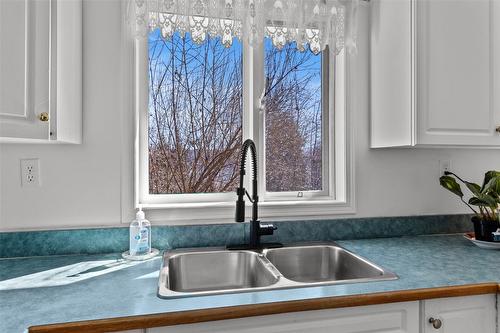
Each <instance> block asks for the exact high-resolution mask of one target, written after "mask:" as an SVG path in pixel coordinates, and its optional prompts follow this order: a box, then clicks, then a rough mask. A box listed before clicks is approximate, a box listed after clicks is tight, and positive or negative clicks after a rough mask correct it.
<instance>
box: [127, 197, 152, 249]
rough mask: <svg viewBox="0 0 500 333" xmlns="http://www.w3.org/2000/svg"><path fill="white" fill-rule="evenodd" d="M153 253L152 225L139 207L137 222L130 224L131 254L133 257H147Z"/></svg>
mask: <svg viewBox="0 0 500 333" xmlns="http://www.w3.org/2000/svg"><path fill="white" fill-rule="evenodd" d="M150 252H151V223H150V222H149V221H148V220H146V217H145V215H144V212H143V211H142V209H141V208H140V207H139V210H138V211H137V213H136V217H135V220H133V221H132V223H130V243H129V253H130V255H131V256H142V255H147V254H149V253H150Z"/></svg>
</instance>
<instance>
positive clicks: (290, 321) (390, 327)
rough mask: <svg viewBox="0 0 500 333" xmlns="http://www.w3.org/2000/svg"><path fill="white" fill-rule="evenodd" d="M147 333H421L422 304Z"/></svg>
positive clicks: (308, 313)
mask: <svg viewBox="0 0 500 333" xmlns="http://www.w3.org/2000/svg"><path fill="white" fill-rule="evenodd" d="M146 332H147V333H212V332H220V333H233V332H234V333H285V332H286V333H302V332H304V333H361V332H363V333H370V332H378V333H380V332H391V333H418V332H419V305H418V302H406V303H394V304H386V305H371V306H363V307H355V308H342V309H331V310H317V311H304V312H295V313H285V314H278V315H269V316H259V317H249V318H241V319H231V320H221V321H213V322H205V323H198V324H188V325H178V326H169V327H159V328H151V329H147V330H146Z"/></svg>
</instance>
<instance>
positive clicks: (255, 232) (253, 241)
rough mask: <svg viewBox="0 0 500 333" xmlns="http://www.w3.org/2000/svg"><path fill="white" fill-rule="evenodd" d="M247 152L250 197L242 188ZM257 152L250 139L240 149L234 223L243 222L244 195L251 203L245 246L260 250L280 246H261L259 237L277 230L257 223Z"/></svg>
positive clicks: (270, 225) (275, 244)
mask: <svg viewBox="0 0 500 333" xmlns="http://www.w3.org/2000/svg"><path fill="white" fill-rule="evenodd" d="M248 150H250V153H251V157H252V196H250V194H249V193H248V192H247V190H246V189H245V188H244V187H243V180H244V177H245V165H246V158H247V153H248ZM257 193H258V192H257V152H256V148H255V143H254V142H253V141H252V140H251V139H247V140H246V141H245V142H244V143H243V146H242V147H241V159H240V185H239V187H238V189H237V190H236V194H237V195H238V200H237V201H236V222H244V221H245V200H244V197H245V195H246V196H247V197H248V199H249V200H250V202H252V219H251V220H250V239H249V244H248V245H247V246H242V247H248V248H250V249H260V248H262V247H264V246H265V247H279V246H281V244H277V243H272V244H262V243H261V241H260V236H263V235H272V234H273V232H274V230H276V229H277V228H276V227H275V226H274V225H272V224H262V223H260V221H259V196H258V194H257Z"/></svg>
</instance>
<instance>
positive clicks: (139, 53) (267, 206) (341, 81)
mask: <svg viewBox="0 0 500 333" xmlns="http://www.w3.org/2000/svg"><path fill="white" fill-rule="evenodd" d="M132 44H133V46H132V48H133V52H131V53H132V54H133V57H132V58H133V59H132V62H133V64H134V65H133V67H134V73H133V75H132V77H133V78H132V80H133V90H134V94H133V96H134V98H133V99H134V107H133V109H134V110H133V112H134V115H135V117H134V118H135V119H136V123H135V126H134V132H135V139H134V153H133V156H134V168H133V175H134V186H133V198H134V206H135V207H134V208H137V207H139V205H140V206H142V207H143V208H144V209H145V210H148V212H147V214H148V219H150V220H151V221H153V222H160V223H166V224H199V223H225V222H233V221H234V217H233V215H234V201H235V195H234V194H233V193H217V194H213V193H212V194H207V200H206V201H204V202H189V203H186V202H185V201H184V200H183V199H185V197H186V196H197V197H198V198H199V196H200V195H203V194H175V195H168V194H167V195H149V188H148V182H146V181H141V178H142V177H144V174H145V173H146V175H147V174H148V160H149V159H148V151H147V147H148V145H147V126H148V125H147V121H148V117H147V115H148V113H147V112H140V110H141V109H142V110H144V105H146V108H147V105H148V104H147V101H148V98H149V85H148V84H146V85H144V84H140V82H148V81H147V80H148V77H147V73H148V70H147V68H148V57H147V55H144V52H146V53H147V50H148V41H147V39H136V40H135V41H134V42H133V43H132ZM262 44H263V43H262ZM129 45H130V44H129ZM262 49H263V48H262V47H260V48H259V47H256V48H251V47H250V46H249V45H248V42H247V41H243V52H244V57H243V75H244V76H246V75H253V73H255V72H256V67H259V66H262V63H263V58H264V54H263V52H260V51H259V50H262ZM260 53H262V54H260ZM344 53H345V51H343V52H342V53H341V54H340V55H339V56H336V57H335V58H332V56H329V57H328V59H329V60H330V61H328V62H329V64H328V66H329V69H330V70H329V71H328V75H329V80H328V82H330V83H331V82H333V83H334V86H333V87H330V88H329V89H328V99H329V101H332V100H333V101H334V106H331V105H330V108H332V107H333V108H334V110H335V112H333V116H334V117H333V119H332V120H333V121H328V122H326V125H324V126H328V133H333V135H329V141H330V142H331V141H333V142H334V143H335V145H329V150H330V154H332V155H333V156H334V161H335V163H334V165H333V166H329V167H326V168H324V172H328V179H329V180H330V183H333V184H334V187H333V188H332V190H333V192H334V195H335V197H333V196H318V195H314V193H313V192H309V193H310V194H311V195H308V196H307V197H305V198H304V199H301V200H296V199H295V200H291V199H293V196H287V195H286V194H284V193H280V195H284V196H283V197H282V198H280V200H273V201H262V202H261V203H260V210H259V215H260V217H262V218H270V219H273V220H290V219H301V218H307V219H314V218H328V217H331V216H333V215H335V216H338V215H349V214H354V213H355V212H356V206H355V200H354V198H355V196H354V194H355V182H354V149H353V147H354V144H353V141H354V140H353V128H352V125H353V123H352V122H351V116H350V112H348V110H350V104H351V98H350V94H349V92H350V91H351V89H350V84H351V81H350V76H351V72H352V69H351V67H350V65H349V56H347V55H344ZM331 60H333V61H331ZM259 61H260V63H259ZM129 63H130V62H129ZM333 67H334V68H335V70H332V68H333ZM261 68H262V69H263V67H261ZM262 73H263V71H262ZM261 81H263V80H260V81H255V80H244V92H243V100H244V112H243V117H244V120H243V124H244V125H243V137H254V138H257V137H259V135H260V133H259V131H261V130H265V128H263V127H262V126H260V127H259V126H255V127H253V125H252V124H251V123H250V122H248V121H245V117H248V116H249V115H253V116H254V117H259V116H260V115H259V112H248V110H245V108H250V109H252V110H253V109H254V106H255V105H257V104H256V103H258V102H259V100H258V99H259V97H260V93H261V92H262V89H263V87H262V85H263V82H261ZM334 97H336V98H334ZM245 102H246V103H245ZM328 104H331V103H328ZM331 114H332V110H330V115H331ZM123 123H124V124H125V123H127V122H126V121H123ZM324 123H325V122H324ZM125 133H126V131H125ZM144 134H146V135H144ZM261 141H262V140H259V141H258V142H257V147H258V150H259V151H261V152H263V150H262V149H263V146H262V142H261ZM124 142H127V140H124ZM144 147H146V149H141V148H144ZM127 155H128V154H125V157H126V156H127ZM141 161H142V162H141ZM262 162H263V159H262V158H261V159H260V162H259V163H262ZM125 163H126V162H125ZM260 170H263V169H262V166H260ZM125 178H126V177H124V179H125ZM247 178H249V177H247ZM142 179H147V178H142ZM264 181H265V180H264V179H263V177H260V182H261V184H259V185H260V188H261V189H263V188H264V187H263V186H262V182H264ZM245 186H247V187H249V179H247V184H245ZM124 188H127V186H124ZM129 188H130V187H129ZM291 193H295V194H296V192H291ZM305 193H306V192H304V194H305ZM145 194H146V195H145ZM131 196H132V195H130V194H129V195H126V194H125V195H124V197H125V198H126V197H131ZM264 196H266V197H267V198H269V194H264ZM271 196H272V193H271ZM174 197H177V198H174ZM183 197H184V198H183ZM208 197H210V198H208ZM145 198H147V199H148V200H144V199H145ZM165 199H169V201H170V202H168V203H165ZM273 199H276V198H273ZM124 201H126V200H123V199H122V204H125V203H124ZM247 204H249V203H248V202H247ZM292 207H293V208H292ZM125 210H126V208H125V207H124V208H123V211H124V212H125ZM249 212H250V209H248V210H247V214H248V213H249ZM129 214H130V212H128V213H127V214H125V213H123V214H122V220H124V222H125V219H126V217H125V216H126V215H129ZM207 216H209V218H207Z"/></svg>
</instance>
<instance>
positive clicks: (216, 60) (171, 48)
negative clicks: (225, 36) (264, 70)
mask: <svg viewBox="0 0 500 333" xmlns="http://www.w3.org/2000/svg"><path fill="white" fill-rule="evenodd" d="M242 104H243V96H242V47H241V44H240V43H239V42H238V41H237V40H235V41H234V42H233V46H232V47H230V48H226V47H224V46H223V45H222V44H221V40H220V38H208V39H207V40H206V41H205V42H204V43H203V44H201V45H197V44H195V43H194V42H193V41H192V40H191V38H190V36H189V34H186V37H185V38H181V37H180V36H179V34H177V33H176V34H175V35H174V37H173V38H172V40H163V39H162V38H161V35H160V32H159V30H155V31H153V32H151V33H150V35H149V192H150V193H151V194H160V193H164V194H168V193H214V192H229V191H233V190H234V189H235V188H236V187H237V184H236V182H237V176H238V171H239V170H238V153H239V148H240V146H241V135H242V133H241V132H242V128H241V122H242V110H243V105H242Z"/></svg>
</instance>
